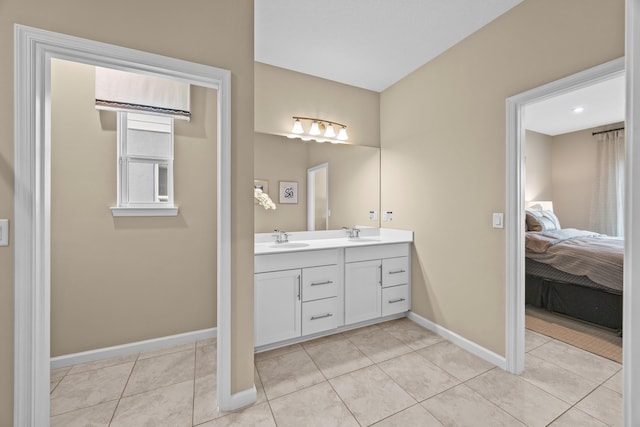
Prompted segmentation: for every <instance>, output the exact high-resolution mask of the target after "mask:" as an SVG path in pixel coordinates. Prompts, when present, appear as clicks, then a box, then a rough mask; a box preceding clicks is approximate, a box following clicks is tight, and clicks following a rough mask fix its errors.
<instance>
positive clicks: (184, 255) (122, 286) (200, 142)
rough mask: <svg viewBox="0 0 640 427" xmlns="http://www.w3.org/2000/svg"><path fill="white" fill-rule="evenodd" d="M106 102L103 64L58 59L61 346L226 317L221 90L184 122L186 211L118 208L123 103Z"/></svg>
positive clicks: (56, 271)
mask: <svg viewBox="0 0 640 427" xmlns="http://www.w3.org/2000/svg"><path fill="white" fill-rule="evenodd" d="M94 102H95V67H93V66H89V65H84V64H78V63H72V62H67V61H60V60H54V61H53V64H52V72H51V111H52V125H51V127H52V130H51V134H52V147H53V148H52V162H51V163H52V167H51V169H52V177H51V182H52V188H51V200H52V206H51V242H52V243H51V303H52V304H51V356H59V355H64V354H70V353H76V352H80V351H86V350H92V349H97V348H103V347H108V346H112V345H118V344H126V343H129V342H134V341H140V340H145V339H151V338H157V337H163V336H168V335H174V334H178V333H183V332H190V331H195V330H199V329H206V328H212V327H215V326H216V311H217V304H216V262H215V260H216V148H217V145H216V144H217V138H216V135H217V129H216V123H217V121H216V117H217V110H216V108H217V96H216V91H215V90H213V89H206V88H203V87H197V86H192V88H191V111H192V116H191V121H190V122H185V121H182V120H176V121H175V150H174V151H175V161H174V170H175V172H174V181H175V203H176V205H177V206H179V207H180V212H179V215H178V216H177V217H164V218H162V217H158V218H150V217H136V218H130V217H118V218H114V217H113V216H112V215H111V211H110V209H109V207H111V206H115V205H116V163H115V159H116V126H115V122H116V117H115V116H116V113H115V112H105V111H103V112H100V111H98V110H96V109H95V107H94ZM203 184H206V185H203Z"/></svg>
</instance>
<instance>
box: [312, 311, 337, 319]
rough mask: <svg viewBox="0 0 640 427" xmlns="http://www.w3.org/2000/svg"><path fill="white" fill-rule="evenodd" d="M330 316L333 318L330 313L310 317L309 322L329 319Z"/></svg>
mask: <svg viewBox="0 0 640 427" xmlns="http://www.w3.org/2000/svg"><path fill="white" fill-rule="evenodd" d="M331 316H333V314H331V313H326V314H320V315H318V316H311V320H318V319H325V318H327V317H331Z"/></svg>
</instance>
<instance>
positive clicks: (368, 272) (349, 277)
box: [344, 260, 382, 324]
mask: <svg viewBox="0 0 640 427" xmlns="http://www.w3.org/2000/svg"><path fill="white" fill-rule="evenodd" d="M381 267H382V262H381V261H380V260H374V261H362V262H352V263H349V264H346V265H345V281H344V304H345V307H344V320H345V323H346V324H351V323H356V322H362V321H364V320H369V319H374V318H376V317H380V314H381V304H380V294H381V292H380V289H381V280H382V277H381V274H380V269H381Z"/></svg>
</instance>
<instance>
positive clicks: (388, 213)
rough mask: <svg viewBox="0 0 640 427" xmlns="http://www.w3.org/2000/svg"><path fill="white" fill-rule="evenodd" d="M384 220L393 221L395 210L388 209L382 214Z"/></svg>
mask: <svg viewBox="0 0 640 427" xmlns="http://www.w3.org/2000/svg"><path fill="white" fill-rule="evenodd" d="M382 220H383V221H393V212H391V211H386V212H385V213H384V214H382Z"/></svg>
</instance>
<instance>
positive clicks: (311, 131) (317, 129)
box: [309, 122, 322, 136]
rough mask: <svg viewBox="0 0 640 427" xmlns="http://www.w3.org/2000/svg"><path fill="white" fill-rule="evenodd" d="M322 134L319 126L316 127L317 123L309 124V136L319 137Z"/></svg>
mask: <svg viewBox="0 0 640 427" xmlns="http://www.w3.org/2000/svg"><path fill="white" fill-rule="evenodd" d="M321 133H322V132H320V125H318V122H313V123H311V129H309V135H314V136H315V135H320V134H321Z"/></svg>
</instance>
